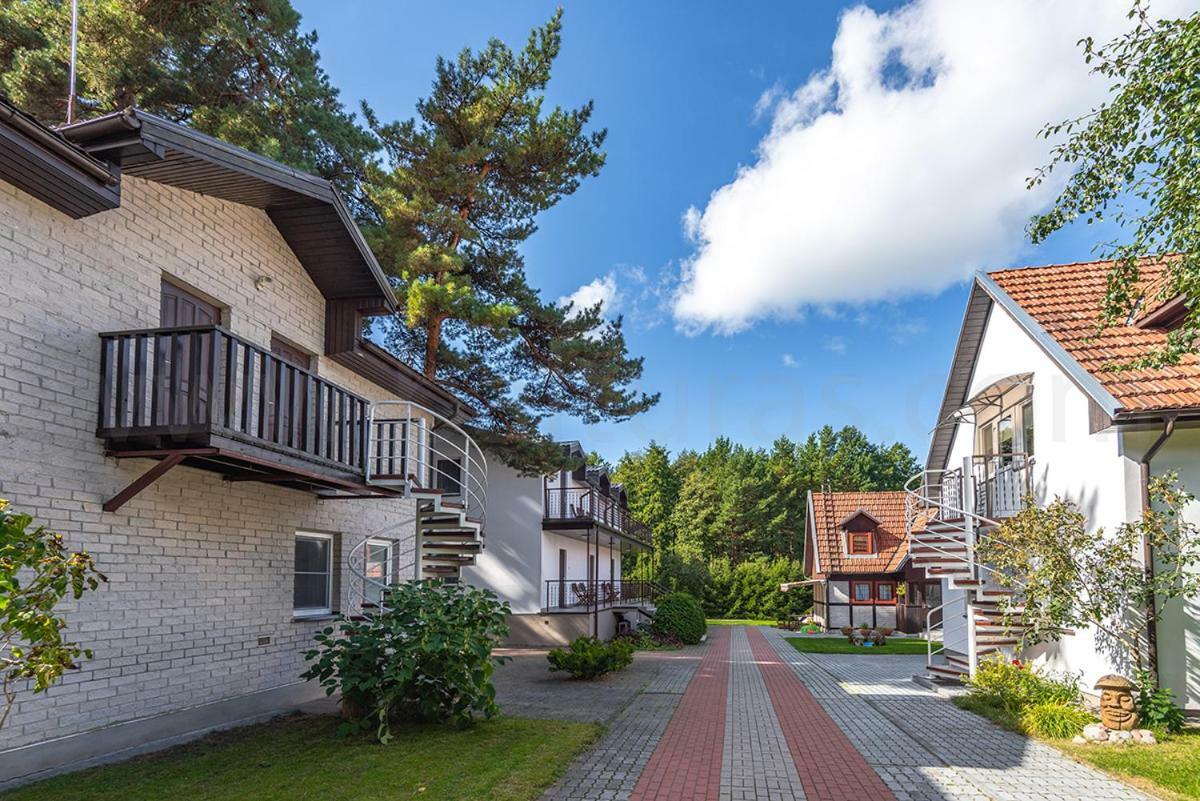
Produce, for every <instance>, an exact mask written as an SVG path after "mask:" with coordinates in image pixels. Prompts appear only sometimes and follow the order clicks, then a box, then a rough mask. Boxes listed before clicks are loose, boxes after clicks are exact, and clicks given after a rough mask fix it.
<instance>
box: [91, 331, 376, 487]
mask: <svg viewBox="0 0 1200 801" xmlns="http://www.w3.org/2000/svg"><path fill="white" fill-rule="evenodd" d="M100 340H101V353H100V414H99V421H98V427H97V435H98V436H100V437H102V438H104V439H107V440H108V441H109V443H110V445H112V444H114V443H117V444H119V443H122V442H127V443H135V442H136V443H141V442H144V441H146V440H147V439H157V440H158V441H159V442H176V443H186V442H188V441H194V440H195V439H196V438H197V437H204V436H207V435H217V436H222V437H226V438H229V439H233V440H238V441H241V442H245V443H249V444H252V445H257V446H261V447H264V448H267V449H269V450H273V451H278V452H282V453H285V454H288V455H291V456H296V457H301V458H303V459H305V460H307V461H310V462H316V463H319V464H325V465H327V466H329V467H334V468H337V469H341V470H345V471H347V472H351V473H354V474H362V473H364V467H365V464H366V458H367V456H366V455H367V451H368V437H367V424H368V423H367V421H368V405H369V404H368V402H367V401H366V400H365V399H364V398H361V397H359V396H358V395H355V394H354V393H352V392H350V391H348V390H346V389H344V388H342V387H340V386H338V385H337V384H334V383H331V382H329V381H326V380H325V379H323V378H321V377H320V376H318V375H317V374H316V373H313V372H312V371H310V370H305V369H303V368H300V367H297V366H295V365H293V364H290V363H288V362H286V361H284V360H283V359H281V358H279V357H278V356H276V355H275V354H273V353H271V352H270V351H269V350H266V349H264V348H261V347H259V346H257V345H255V344H253V343H251V342H248V341H247V340H245V339H242V338H241V337H239V336H236V335H235V334H233V333H231V332H229V331H227V330H225V329H224V328H222V327H220V326H212V325H209V326H191V327H182V328H156V329H149V330H142V331H121V332H115V333H107V334H101V335H100Z"/></svg>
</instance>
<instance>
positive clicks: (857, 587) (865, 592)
mask: <svg viewBox="0 0 1200 801" xmlns="http://www.w3.org/2000/svg"><path fill="white" fill-rule="evenodd" d="M853 597H854V603H856V604H869V603H870V602H871V582H869V581H856V582H854V596H853Z"/></svg>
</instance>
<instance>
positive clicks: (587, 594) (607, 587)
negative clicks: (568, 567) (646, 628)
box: [543, 579, 659, 611]
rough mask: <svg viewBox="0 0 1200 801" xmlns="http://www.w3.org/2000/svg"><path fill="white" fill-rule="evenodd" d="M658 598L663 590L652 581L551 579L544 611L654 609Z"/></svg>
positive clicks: (546, 593)
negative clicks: (648, 607) (625, 607)
mask: <svg viewBox="0 0 1200 801" xmlns="http://www.w3.org/2000/svg"><path fill="white" fill-rule="evenodd" d="M658 595H659V587H658V585H657V584H655V583H654V582H651V581H642V580H630V581H626V580H624V579H615V580H607V581H603V580H602V581H589V580H588V579H550V580H549V581H547V582H546V591H545V594H544V595H543V601H544V602H545V606H544V607H543V608H544V609H548V610H558V611H562V610H578V611H591V610H592V609H611V608H612V607H614V606H650V605H652V604H653V603H654V601H655V599H656V598H658Z"/></svg>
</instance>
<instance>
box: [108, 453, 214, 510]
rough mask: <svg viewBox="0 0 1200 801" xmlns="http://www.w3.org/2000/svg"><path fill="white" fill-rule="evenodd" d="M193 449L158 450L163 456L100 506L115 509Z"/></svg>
mask: <svg viewBox="0 0 1200 801" xmlns="http://www.w3.org/2000/svg"><path fill="white" fill-rule="evenodd" d="M193 451H194V449H192V450H190V451H189V450H185V451H159V452H158V455H162V456H163V458H162V460H161V461H159V463H158V464H156V465H154V467H151V468H150V469H149V470H147V471H146V472H145V473H142V474H141V475H140V476H138V477H137V478H135V479H134V480H133V481H131V482H130V483H129V486H127V487H125V489H123V490H121V491H120V492H118V493H117V494H116V495H114V496H112V497H111V498H109V499H108V500H107V501H105V502H104V505H103V506H101V507H100V508H102V509H103V510H104V511H106V512H115V511H117V510H118V509H120V508H121V507H122V506H124V505H125V504H126V502H128V501H129V500H130V499H132V498H133V497H134V496H136V495H137V494H138V493H139V492H141V491H142V490H144V489H145V488H146V487H148V486H150V485H151V484H153V483H154V482H155V481H158V480H159V479H160V478H162V477H163V475H165V474H166V473H167V471H168V470H170V469H171V468H172V467H175V466H176V465H178V464H179V463H180V462H182V461H183V460H184V459H185V458H187V457H188V456H189V455H192V452H193Z"/></svg>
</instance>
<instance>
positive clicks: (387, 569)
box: [363, 540, 396, 591]
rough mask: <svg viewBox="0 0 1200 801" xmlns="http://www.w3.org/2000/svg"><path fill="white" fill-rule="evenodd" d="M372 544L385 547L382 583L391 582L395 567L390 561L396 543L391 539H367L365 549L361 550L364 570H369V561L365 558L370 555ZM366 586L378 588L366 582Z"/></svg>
mask: <svg viewBox="0 0 1200 801" xmlns="http://www.w3.org/2000/svg"><path fill="white" fill-rule="evenodd" d="M372 545H374V546H376V547H379V546H382V547H384V548H386V549H387V557H386V561H385V562H384V563H383V583H384V584H391V583H392V580H393V579H394V578H395V572H396V571H395V568H394V567H393V564H392V562H393V560H394V559H395V556H396V552H395V548H396V543H395V542H393V541H392V540H367V544H366V546H365V550H364V552H363V571H364V572H366V571H369V570H370V567H371V565H370V562H369V561H367V558H368V557H369V556H370V555H371V546H372ZM367 586H368V587H369V588H370V589H371V591H374V590H377V589H379V588H378V587H376V586H375V585H374V584H368V585H367Z"/></svg>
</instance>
